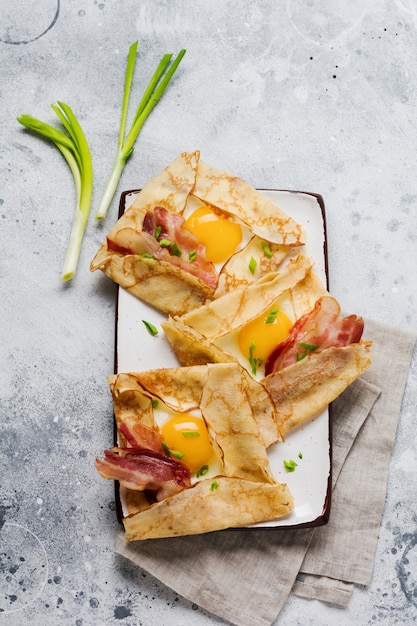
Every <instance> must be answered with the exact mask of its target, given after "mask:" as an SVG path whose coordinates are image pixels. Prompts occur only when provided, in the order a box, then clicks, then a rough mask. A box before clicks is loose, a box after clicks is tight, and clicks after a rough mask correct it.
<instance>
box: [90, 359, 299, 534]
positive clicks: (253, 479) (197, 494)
mask: <svg viewBox="0 0 417 626" xmlns="http://www.w3.org/2000/svg"><path fill="white" fill-rule="evenodd" d="M109 383H110V388H111V392H112V397H113V403H114V410H115V416H116V422H117V426H118V432H119V445H126V439H125V436H124V434H123V432H122V430H123V428H122V425H123V424H128V425H129V428H130V431H131V432H133V426H134V424H136V425H137V426H138V428H139V429H142V428H143V429H144V430H145V432H146V433H149V429H150V430H151V431H157V430H158V427H157V424H156V422H155V420H154V418H153V410H152V407H153V405H154V403H155V401H157V400H159V401H161V402H163V403H164V405H165V406H168V407H170V408H171V409H172V410H173V411H181V412H184V411H192V410H197V409H198V410H199V411H201V414H202V416H203V418H204V420H205V422H206V424H207V426H208V428H209V431H210V434H211V438H212V444H213V449H215V450H217V451H218V452H219V455H220V458H221V469H220V471H219V472H218V473H217V474H216V475H215V476H210V477H207V478H204V477H203V478H201V479H200V480H197V481H196V482H194V483H193V484H191V485H190V486H188V487H187V488H184V489H182V490H180V491H179V492H178V493H175V494H174V495H171V496H168V497H164V498H163V499H161V500H159V501H157V502H153V503H150V502H149V501H148V500H147V499H146V497H145V496H144V494H143V493H142V492H137V491H136V492H134V491H131V490H129V489H128V490H127V494H126V498H125V499H126V502H127V509H128V510H127V511H126V512H125V516H124V518H123V524H124V527H125V532H126V539H127V540H128V541H132V540H139V539H140V540H142V539H151V538H160V537H172V536H179V535H190V534H200V533H207V532H211V531H215V530H221V529H224V528H229V527H236V526H248V525H251V524H256V523H258V522H262V521H266V520H271V519H275V518H278V517H283V516H286V515H289V514H290V512H291V510H292V508H293V498H292V495H291V493H290V492H289V490H288V487H287V486H286V484H284V483H278V482H277V481H276V480H275V478H274V477H273V475H272V473H271V469H270V466H269V460H268V455H267V451H266V445H265V440H264V435H262V430H264V426H265V421H266V422H268V419H267V416H268V411H269V415H270V418H269V421H270V426H269V427H271V424H272V428H273V429H275V432H276V427H275V426H274V422H273V420H272V419H271V415H272V405H271V402H270V399H269V396H268V394H267V393H266V392H265V390H264V388H263V387H262V386H261V385H259V384H258V383H256V382H255V381H253V380H250V379H248V377H247V376H246V373H245V372H244V370H243V369H242V368H241V367H240V366H239V365H238V364H236V363H231V364H211V365H204V366H195V367H190V368H167V369H160V370H151V371H147V372H140V373H125V374H118V375H115V376H110V377H109ZM267 431H268V429H267ZM124 432H127V431H126V430H125V431H124ZM268 437H269V435H268ZM275 438H276V436H275ZM97 463H98V466H97V467H98V469H99V471H100V468H101V466H100V460H98V461H97ZM100 473H101V472H100ZM102 475H104V474H102ZM105 477H109V476H105Z"/></svg>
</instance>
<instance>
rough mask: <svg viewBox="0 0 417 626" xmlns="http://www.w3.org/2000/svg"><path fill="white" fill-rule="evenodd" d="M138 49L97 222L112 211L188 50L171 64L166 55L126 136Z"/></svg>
mask: <svg viewBox="0 0 417 626" xmlns="http://www.w3.org/2000/svg"><path fill="white" fill-rule="evenodd" d="M137 49H138V42H137V41H135V43H133V44H132V45H131V46H130V48H129V54H128V58H127V67H126V75H125V83H124V92H123V103H122V113H121V118H120V127H119V136H118V143H117V152H116V157H115V160H114V163H113V168H112V170H111V173H110V177H109V179H108V181H107V185H106V188H105V190H104V193H103V196H102V198H101V202H100V204H99V207H98V209H97V213H96V219H97V220H103V219H104V218H105V217H106V215H107V212H108V210H109V206H110V204H111V201H112V200H113V196H114V194H115V192H116V189H117V186H118V184H119V181H120V177H121V175H122V172H123V170H124V167H125V165H126V161H127V160H128V159H129V157H130V156H131V155H132V153H133V149H134V144H135V141H136V139H137V137H138V135H139V133H140V131H141V130H142V127H143V125H144V123H145V122H146V120H147V118H148V117H149V114H150V113H151V111H152V109H153V108H154V107H155V106H156V105H157V104H158V102H159V100H160V99H161V97H162V95H163V94H164V91H165V90H166V88H167V87H168V84H169V82H170V81H171V79H172V77H173V75H174V73H175V71H176V69H177V67H178V65H179V64H180V62H181V60H182V58H183V56H184V54H185V52H186V51H185V50H184V49H183V50H181V51H180V52H179V54H178V55H177V57H176V58H175V59H174V61H173V62H172V63H171V59H172V54H165V55H164V56H163V57H162V59H161V61H160V62H159V65H158V67H157V68H156V70H155V72H154V74H153V76H152V78H151V80H150V82H149V84H148V86H147V88H146V89H145V91H144V93H143V96H142V98H141V100H140V102H139V105H138V107H137V109H136V113H135V116H134V118H133V122H132V126H131V128H130V130H129V132H128V133H127V136H126V121H127V113H128V107H129V99H130V91H131V87H132V79H133V73H134V69H135V64H136V55H137ZM170 63H171V65H170Z"/></svg>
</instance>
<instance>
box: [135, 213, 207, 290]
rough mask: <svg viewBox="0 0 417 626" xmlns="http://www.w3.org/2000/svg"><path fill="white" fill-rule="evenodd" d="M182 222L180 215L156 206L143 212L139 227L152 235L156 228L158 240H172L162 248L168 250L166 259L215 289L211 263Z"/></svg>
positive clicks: (202, 248) (201, 246)
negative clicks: (169, 244) (143, 215)
mask: <svg viewBox="0 0 417 626" xmlns="http://www.w3.org/2000/svg"><path fill="white" fill-rule="evenodd" d="M184 223H185V220H184V218H183V217H182V216H181V215H178V214H177V213H171V212H170V211H167V209H165V208H164V207H160V206H157V207H155V208H154V210H153V211H148V212H147V213H146V215H145V218H144V220H143V226H142V228H143V232H144V233H148V234H150V235H155V232H157V229H158V230H160V232H159V234H158V237H157V239H158V241H159V242H160V241H161V240H164V239H165V240H168V241H171V242H172V244H173V245H171V246H167V247H166V248H164V250H168V252H169V253H170V257H169V261H170V262H171V263H172V264H173V265H176V266H177V267H180V268H181V269H182V270H185V271H186V272H189V273H190V274H192V275H193V276H196V277H197V278H200V279H201V280H203V281H204V282H205V283H207V284H208V285H209V286H210V287H213V289H215V288H216V286H217V280H218V276H217V273H216V270H215V269H214V265H213V263H211V262H210V261H208V260H207V258H206V249H205V246H203V244H202V243H200V241H199V240H198V238H197V237H196V236H195V235H194V233H192V232H191V231H189V230H188V229H187V228H185V226H184ZM175 244H176V248H175ZM192 251H195V258H194V260H193V261H190V258H189V255H190V252H192ZM164 260H167V259H165V258H164Z"/></svg>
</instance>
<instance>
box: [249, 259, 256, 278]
mask: <svg viewBox="0 0 417 626" xmlns="http://www.w3.org/2000/svg"><path fill="white" fill-rule="evenodd" d="M257 265H258V263H257V261H256V259H254V258H253V256H251V258H250V261H249V271H250V273H251V274H254V273H255V271H256V266H257Z"/></svg>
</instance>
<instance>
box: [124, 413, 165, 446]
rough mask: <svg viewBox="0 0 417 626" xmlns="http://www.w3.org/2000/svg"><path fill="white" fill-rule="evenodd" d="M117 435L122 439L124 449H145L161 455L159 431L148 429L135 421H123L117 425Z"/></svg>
mask: <svg viewBox="0 0 417 626" xmlns="http://www.w3.org/2000/svg"><path fill="white" fill-rule="evenodd" d="M118 429H119V434H120V435H122V436H123V437H124V440H125V442H126V447H128V448H145V449H147V450H153V451H154V452H159V453H160V454H162V453H163V451H164V449H163V447H162V439H161V435H160V433H159V431H157V430H155V429H154V428H149V427H148V426H145V425H144V424H141V423H140V422H137V421H135V420H133V419H132V420H129V423H128V420H126V419H125V421H124V422H122V423H121V424H119V427H118Z"/></svg>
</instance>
